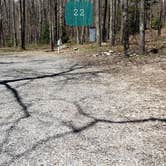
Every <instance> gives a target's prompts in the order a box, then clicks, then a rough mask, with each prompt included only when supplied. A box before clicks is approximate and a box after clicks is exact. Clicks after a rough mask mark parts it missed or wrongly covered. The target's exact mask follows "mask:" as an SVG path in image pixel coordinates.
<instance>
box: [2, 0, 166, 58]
mask: <svg viewBox="0 0 166 166" xmlns="http://www.w3.org/2000/svg"><path fill="white" fill-rule="evenodd" d="M80 1H81V0H80ZM90 2H91V3H92V4H93V8H94V10H93V15H94V21H93V24H92V25H91V26H85V27H83V26H80V27H72V26H67V25H66V22H65V17H64V15H65V14H64V13H65V5H66V3H67V0H0V47H19V46H20V47H21V48H22V49H25V48H26V45H29V44H36V45H39V44H50V46H51V50H54V48H55V47H56V45H57V41H58V39H62V42H63V43H67V42H71V43H78V44H83V43H88V42H89V28H90V27H95V28H96V43H97V44H98V45H99V46H101V43H102V42H109V43H110V46H114V45H116V44H123V46H124V53H125V55H128V50H129V47H130V44H129V37H130V36H131V35H136V34H139V50H140V53H141V54H144V53H145V50H146V49H145V44H146V43H145V32H146V29H154V30H157V31H158V36H160V34H161V28H162V27H163V26H164V24H165V18H166V17H165V16H166V2H165V0H90Z"/></svg>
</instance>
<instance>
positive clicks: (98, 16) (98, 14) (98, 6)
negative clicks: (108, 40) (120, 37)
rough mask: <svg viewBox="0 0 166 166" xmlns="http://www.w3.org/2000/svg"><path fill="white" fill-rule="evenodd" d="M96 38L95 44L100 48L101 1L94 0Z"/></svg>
mask: <svg viewBox="0 0 166 166" xmlns="http://www.w3.org/2000/svg"><path fill="white" fill-rule="evenodd" d="M96 31H97V32H96V33H97V34H96V37H97V44H98V45H99V47H100V46H101V1H100V0H96Z"/></svg>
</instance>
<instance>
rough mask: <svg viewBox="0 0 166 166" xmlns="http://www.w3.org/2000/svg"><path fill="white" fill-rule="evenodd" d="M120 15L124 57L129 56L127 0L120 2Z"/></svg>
mask: <svg viewBox="0 0 166 166" xmlns="http://www.w3.org/2000/svg"><path fill="white" fill-rule="evenodd" d="M122 3H123V4H122V14H123V19H122V23H123V47H124V55H125V56H127V57H128V56H129V52H128V51H129V26H128V0H123V2H122Z"/></svg>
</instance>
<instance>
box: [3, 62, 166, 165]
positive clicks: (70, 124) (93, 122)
mask: <svg viewBox="0 0 166 166" xmlns="http://www.w3.org/2000/svg"><path fill="white" fill-rule="evenodd" d="M82 68H84V67H82V66H81V67H80V66H78V65H77V64H75V65H73V66H71V67H70V68H69V69H68V70H66V71H63V72H60V73H54V74H46V75H41V76H35V77H25V78H19V79H13V80H12V79H11V80H2V81H0V85H3V86H5V87H6V88H7V89H8V90H9V91H10V92H11V93H12V94H13V97H14V98H15V100H16V101H17V103H18V104H19V105H20V106H21V108H22V110H23V112H24V116H22V117H21V118H19V119H18V120H16V121H15V122H14V123H13V125H12V126H11V127H10V128H9V130H8V131H7V134H6V138H5V141H4V142H3V144H1V145H0V148H1V150H0V154H1V152H2V148H3V146H4V144H6V143H7V142H8V138H9V137H10V134H11V132H12V131H13V130H14V128H15V127H16V125H17V124H18V123H19V121H21V120H22V119H24V118H27V117H30V116H31V115H30V113H29V112H28V107H27V106H26V105H25V104H24V103H23V100H22V98H21V96H20V95H19V92H18V91H17V90H16V89H14V88H13V87H12V86H11V85H9V83H14V82H21V81H31V80H38V79H44V78H54V77H58V76H71V77H72V76H77V75H79V76H82V75H90V76H95V77H97V76H98V74H99V73H105V72H107V71H104V70H102V71H91V72H74V71H76V70H79V69H82ZM68 79H72V78H70V77H69V78H68ZM73 79H74V77H73ZM73 104H74V105H75V107H76V108H77V112H78V113H79V115H82V116H84V117H86V118H90V119H91V121H90V122H89V123H87V124H86V125H83V126H81V127H77V126H76V125H75V124H74V123H73V122H71V121H62V125H64V126H66V127H68V128H69V129H70V131H67V132H63V133H60V134H56V135H54V136H48V137H47V138H45V139H42V140H39V141H38V142H36V143H35V144H34V145H33V146H32V147H31V148H29V149H27V150H25V151H24V152H23V153H20V154H18V155H14V154H9V156H10V157H11V158H12V159H11V160H10V161H9V162H5V163H2V165H10V164H11V163H13V162H14V161H15V160H18V159H20V158H21V157H23V156H26V155H28V154H29V153H31V152H32V151H34V150H36V149H37V148H39V147H40V146H42V145H43V144H46V143H47V142H49V141H51V140H55V139H58V138H62V137H65V136H67V135H70V134H78V133H81V132H83V131H84V130H88V129H89V128H91V127H94V126H95V125H96V124H98V123H109V124H136V123H146V122H156V121H158V122H161V123H166V118H154V117H153V118H147V119H134V120H122V121H114V120H107V119H100V118H95V117H93V116H91V115H90V114H87V113H85V112H84V111H83V109H82V108H81V106H80V105H79V104H78V103H73Z"/></svg>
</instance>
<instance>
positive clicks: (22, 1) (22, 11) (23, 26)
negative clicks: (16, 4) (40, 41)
mask: <svg viewBox="0 0 166 166" xmlns="http://www.w3.org/2000/svg"><path fill="white" fill-rule="evenodd" d="M20 20H21V48H22V49H23V50H25V39H26V38H25V29H26V15H25V0H20Z"/></svg>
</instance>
